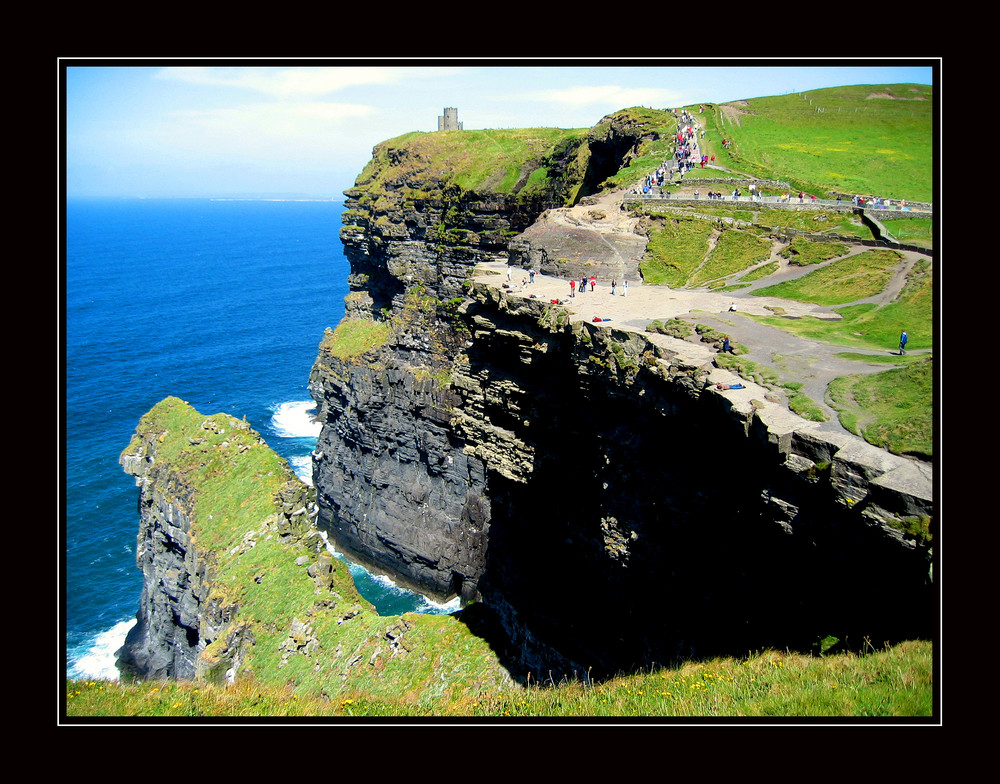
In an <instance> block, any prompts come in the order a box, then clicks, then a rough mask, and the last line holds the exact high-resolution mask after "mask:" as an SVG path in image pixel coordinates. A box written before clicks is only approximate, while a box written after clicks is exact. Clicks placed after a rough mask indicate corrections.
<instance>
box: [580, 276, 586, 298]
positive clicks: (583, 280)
mask: <svg viewBox="0 0 1000 784" xmlns="http://www.w3.org/2000/svg"><path fill="white" fill-rule="evenodd" d="M586 291H587V276H586V275H584V276H583V277H582V278H580V293H581V294H583V293H585V292H586Z"/></svg>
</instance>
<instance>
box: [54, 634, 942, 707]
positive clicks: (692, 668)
mask: <svg viewBox="0 0 1000 784" xmlns="http://www.w3.org/2000/svg"><path fill="white" fill-rule="evenodd" d="M65 700H66V714H67V716H68V717H140V716H141V717H178V718H189V719H190V718H198V717H219V716H225V717H250V718H259V717H329V718H338V719H352V718H391V717H435V718H436V717H454V718H460V719H467V720H468V719H472V720H475V719H493V718H496V719H516V718H519V717H552V718H557V719H565V720H569V721H572V720H575V719H581V718H585V717H596V718H612V717H631V718H679V719H684V718H691V717H716V718H724V717H765V718H774V719H782V720H787V719H795V718H797V717H826V718H834V719H839V718H844V717H861V718H863V717H886V718H903V717H912V718H920V717H923V718H930V717H932V716H933V715H934V712H935V710H934V706H935V703H934V661H933V650H932V645H931V643H929V642H924V641H914V642H905V643H900V644H899V645H896V646H893V647H891V648H888V649H884V650H880V651H876V650H874V649H873V650H872V651H871V652H870V653H868V654H865V655H854V654H833V655H829V654H828V655H825V656H804V655H799V654H794V655H791V654H787V653H782V652H778V651H763V652H759V653H755V654H753V655H751V656H748V657H746V658H743V659H732V658H725V659H712V660H707V661H701V662H690V663H687V664H685V665H683V666H681V667H673V668H663V669H652V670H650V672H648V673H642V674H638V675H628V676H622V677H618V678H614V679H611V680H609V681H606V682H604V683H599V684H592V685H588V684H585V683H583V682H575V683H564V684H561V685H558V686H555V687H552V686H547V685H531V686H528V687H526V688H520V689H516V690H503V691H496V692H483V693H480V694H479V695H476V696H475V697H471V698H467V699H464V700H459V701H447V700H442V701H440V702H436V703H433V704H419V705H418V704H413V703H412V702H409V701H407V700H406V699H405V697H403V696H402V695H400V696H395V697H394V696H391V695H387V694H381V695H378V696H374V695H372V694H369V693H365V692H363V691H357V692H350V693H345V694H342V695H339V696H337V697H336V698H335V699H329V698H323V697H310V696H302V695H300V694H297V693H296V692H295V690H293V689H292V688H289V687H281V686H269V685H265V684H261V683H258V682H255V681H253V680H252V679H242V680H238V681H237V682H236V683H235V684H233V685H232V686H230V687H228V688H226V687H221V686H212V685H208V684H204V683H191V682H188V683H183V682H160V683H139V684H127V683H117V682H108V681H93V680H79V681H72V680H71V681H67V682H66V694H65Z"/></svg>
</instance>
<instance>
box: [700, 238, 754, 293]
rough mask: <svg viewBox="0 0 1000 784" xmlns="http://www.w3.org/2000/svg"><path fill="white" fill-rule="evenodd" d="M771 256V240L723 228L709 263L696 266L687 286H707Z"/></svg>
mask: <svg viewBox="0 0 1000 784" xmlns="http://www.w3.org/2000/svg"><path fill="white" fill-rule="evenodd" d="M770 255H771V243H770V242H769V241H768V240H767V239H766V238H762V237H758V236H756V235H754V234H752V233H750V232H746V231H738V230H735V229H723V230H722V231H721V232H720V234H719V237H718V239H717V240H716V243H715V247H714V248H713V249H712V252H711V254H710V255H709V257H708V258H707V259H706V260H705V263H704V264H703V265H702V266H701V267H699V268H698V269H696V270H695V271H694V272H693V273H692V275H691V276H690V277H689V278H688V280H687V281H686V285H688V286H692V287H696V286H703V285H705V284H707V283H709V282H710V281H713V280H717V279H719V278H724V277H727V276H729V275H733V274H735V273H737V272H742V271H743V270H745V269H749V268H750V267H752V266H753V265H755V264H758V263H760V262H762V261H764V260H765V259H767V257H768V256H770Z"/></svg>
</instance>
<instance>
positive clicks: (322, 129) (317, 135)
mask: <svg viewBox="0 0 1000 784" xmlns="http://www.w3.org/2000/svg"><path fill="white" fill-rule="evenodd" d="M372 111H373V110H372V109H371V107H368V106H363V105H360V104H345V103H328V102H317V101H308V102H299V103H290V102H284V103H273V104H261V103H255V104H244V105H242V106H237V107H230V108H220V109H211V110H189V111H177V112H173V113H171V114H170V115H169V116H167V117H166V118H165V119H164V120H163V121H161V122H160V123H159V125H158V126H157V127H156V128H155V129H154V130H153V131H152V132H151V136H150V138H149V140H148V142H149V143H150V146H152V147H157V148H162V149H164V150H169V151H171V152H172V153H173V154H200V155H205V156H210V155H219V156H221V157H224V158H228V159H233V158H237V157H240V156H244V155H253V156H266V157H268V158H273V157H277V158H279V159H289V158H296V157H298V156H301V155H306V154H308V151H309V150H313V151H314V153H313V154H315V151H317V150H320V151H322V150H325V149H326V148H330V147H332V146H333V145H332V144H331V143H330V141H329V140H330V136H331V133H332V132H333V131H334V129H335V128H336V127H337V126H338V125H341V126H342V125H343V124H344V123H345V122H346V121H351V120H354V119H358V118H363V117H366V116H368V115H370V114H371V113H372Z"/></svg>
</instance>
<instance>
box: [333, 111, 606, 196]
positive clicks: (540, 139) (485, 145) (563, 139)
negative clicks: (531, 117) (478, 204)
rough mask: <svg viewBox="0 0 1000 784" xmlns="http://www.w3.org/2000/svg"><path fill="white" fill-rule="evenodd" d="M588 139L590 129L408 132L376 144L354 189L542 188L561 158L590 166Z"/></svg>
mask: <svg viewBox="0 0 1000 784" xmlns="http://www.w3.org/2000/svg"><path fill="white" fill-rule="evenodd" d="M586 138H587V129H586V128H583V129H575V130H563V129H557V128H514V129H500V130H478V131H477V130H470V131H438V132H433V133H423V132H413V133H407V134H404V135H402V136H398V137H396V138H394V139H389V140H388V141H385V142H382V143H381V144H379V145H377V146H376V147H375V150H374V153H373V156H372V159H371V161H369V162H368V164H367V165H366V166H365V168H364V170H363V171H362V173H361V175H360V176H359V177H358V179H357V181H356V183H355V188H354V189H352V191H370V190H382V189H386V190H388V189H395V188H403V189H405V190H407V191H410V192H412V194H413V195H414V196H420V195H421V193H422V192H431V191H435V190H437V189H438V188H439V187H441V185H442V184H453V185H456V186H458V187H459V188H461V189H462V190H465V191H475V192H478V193H497V194H504V195H512V194H517V193H521V192H522V191H528V192H532V191H538V190H541V189H543V188H544V187H545V186H546V185H547V183H548V182H549V180H550V179H551V177H552V176H553V171H552V168H553V166H555V165H556V163H557V162H561V163H562V165H563V166H564V167H565V166H568V167H569V168H571V169H572V168H577V169H579V168H580V167H585V165H586V147H585V146H582V143H583V142H584V141H585V140H586ZM352 191H349V192H348V195H351V193H352Z"/></svg>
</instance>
